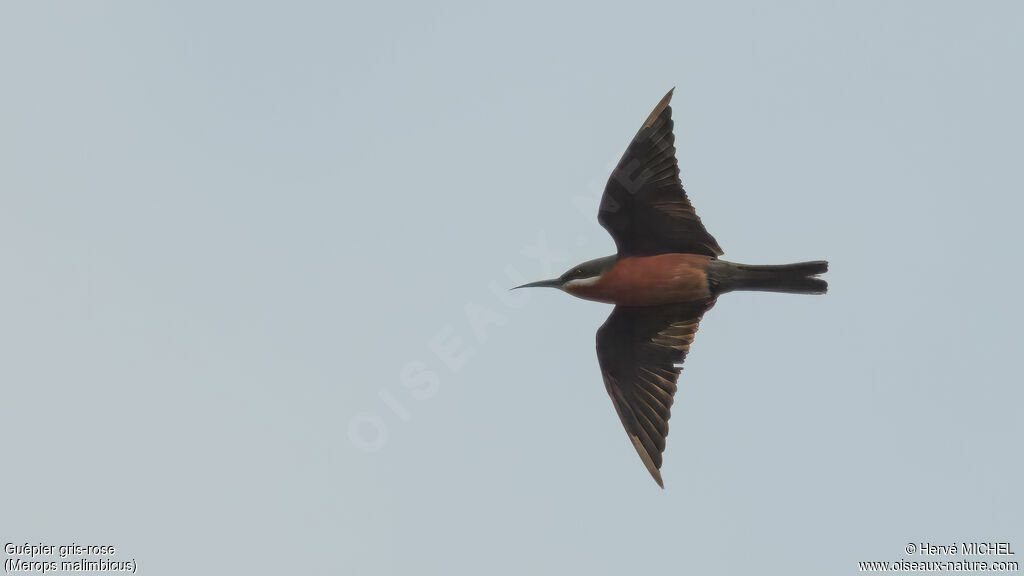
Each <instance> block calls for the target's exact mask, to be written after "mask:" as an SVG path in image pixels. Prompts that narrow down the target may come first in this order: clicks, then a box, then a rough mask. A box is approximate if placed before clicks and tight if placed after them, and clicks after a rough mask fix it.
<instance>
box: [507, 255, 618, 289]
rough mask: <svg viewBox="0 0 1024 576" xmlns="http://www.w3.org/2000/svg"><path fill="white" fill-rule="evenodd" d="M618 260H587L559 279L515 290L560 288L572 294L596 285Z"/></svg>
mask: <svg viewBox="0 0 1024 576" xmlns="http://www.w3.org/2000/svg"><path fill="white" fill-rule="evenodd" d="M617 259H618V257H617V256H605V257H604V258H595V259H593V260H587V261H586V262H584V263H582V264H577V265H576V266H573V267H572V268H570V269H569V270H567V271H566V272H565V274H562V275H561V276H559V277H558V278H552V279H551V280H538V281H537V282H530V283H529V284H523V285H522V286H516V287H515V288H513V290H515V289H516V288H558V289H559V290H564V291H566V292H570V293H571V292H572V290H573V289H574V288H579V287H584V286H590V285H593V284H594V283H596V282H597V280H598V278H600V277H601V275H602V274H604V273H605V272H607V271H608V270H609V269H611V267H612V266H614V265H615V261H616V260H617Z"/></svg>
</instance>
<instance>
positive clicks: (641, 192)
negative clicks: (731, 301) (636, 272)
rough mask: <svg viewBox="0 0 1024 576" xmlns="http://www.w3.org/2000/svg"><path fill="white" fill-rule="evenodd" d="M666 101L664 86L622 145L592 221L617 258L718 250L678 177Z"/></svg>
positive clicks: (718, 252) (715, 253)
mask: <svg viewBox="0 0 1024 576" xmlns="http://www.w3.org/2000/svg"><path fill="white" fill-rule="evenodd" d="M673 90H675V89H674V88H673ZM671 99H672V90H669V92H668V94H666V95H665V97H664V98H662V99H661V102H659V103H658V105H657V106H656V107H655V108H654V111H653V112H651V115H650V116H649V117H648V118H647V121H646V122H644V125H643V126H641V127H640V131H639V132H637V133H636V136H635V137H633V141H632V142H631V143H630V144H629V147H628V148H626V153H625V154H623V155H622V159H621V160H619V164H618V166H616V167H615V170H614V171H612V175H611V177H609V178H608V184H607V185H606V186H605V189H604V196H602V198H601V208H600V210H599V211H598V214H597V219H598V221H599V222H600V223H601V226H604V228H605V230H608V233H609V234H611V235H612V238H614V239H615V246H616V247H618V250H619V255H620V256H638V255H652V254H663V253H666V252H684V253H687V254H704V255H707V256H711V257H717V256H720V255H721V254H722V249H721V248H720V247H719V246H718V242H716V241H715V239H714V238H713V237H712V236H711V234H708V231H707V230H705V229H704V225H703V224H701V221H700V218H698V217H697V213H696V212H695V211H694V210H693V205H691V204H690V200H689V198H687V197H686V191H685V190H683V183H682V182H681V181H680V180H679V165H678V163H677V162H676V147H675V136H674V135H673V134H672V107H671V106H669V101H670V100H671Z"/></svg>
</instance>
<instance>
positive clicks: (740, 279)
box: [707, 260, 828, 294]
mask: <svg viewBox="0 0 1024 576" xmlns="http://www.w3.org/2000/svg"><path fill="white" fill-rule="evenodd" d="M825 272H828V262H826V261H824V260H815V261H814V262H798V263H796V264H781V265H777V266H752V265H750V264H735V263H732V262H726V261H724V260H713V261H712V262H711V263H710V264H708V269H707V274H708V282H709V283H710V284H711V290H712V291H713V292H714V293H715V294H722V293H725V292H732V291H734V290H760V291H764V292H788V293H791V294H824V293H825V292H827V291H828V282H826V281H825V280H823V279H821V278H818V277H817V276H818V274H824V273H825Z"/></svg>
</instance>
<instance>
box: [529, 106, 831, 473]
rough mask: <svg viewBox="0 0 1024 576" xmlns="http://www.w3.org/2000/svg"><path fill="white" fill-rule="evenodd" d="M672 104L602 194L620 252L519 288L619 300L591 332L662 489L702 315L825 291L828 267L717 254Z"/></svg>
mask: <svg viewBox="0 0 1024 576" xmlns="http://www.w3.org/2000/svg"><path fill="white" fill-rule="evenodd" d="M673 90H674V89H673ZM671 100H672V90H669V92H668V94H666V95H665V97H664V98H662V99H661V102H659V103H658V105H657V106H655V108H654V111H653V112H651V115H650V116H648V117H647V120H646V121H645V122H644V124H643V126H641V127H640V131H639V132H637V134H636V136H635V137H633V141H632V142H630V144H629V147H628V148H626V152H625V154H623V155H622V159H621V160H619V163H618V165H617V166H616V167H615V170H613V171H612V174H611V177H609V178H608V184H607V185H606V186H605V189H604V195H603V196H602V197H601V205H600V208H599V209H598V215H597V220H598V222H600V223H601V226H603V227H604V228H605V230H607V231H608V233H609V234H611V235H612V238H613V239H614V240H615V247H616V249H617V253H616V254H615V255H612V256H605V257H604V258H597V259H595V260H589V261H587V262H584V263H582V264H580V265H578V266H574V267H573V268H571V269H570V270H569V271H567V272H566V273H565V274H562V275H561V276H559V277H558V278H554V279H551V280H541V281H539V282H531V283H529V284H524V285H522V286H517V287H516V288H531V287H550V288H558V289H560V290H562V291H563V292H567V293H569V294H571V295H573V296H576V297H578V298H583V299H586V300H595V301H597V302H605V303H609V304H615V308H614V309H613V310H612V313H611V315H609V316H608V319H607V320H606V321H605V323H604V325H602V326H601V328H599V329H598V331H597V360H598V363H599V364H600V366H601V374H602V376H603V377H604V385H605V388H606V389H607V391H608V395H609V396H611V399H612V404H613V405H614V406H615V411H616V412H617V413H618V415H619V419H620V420H622V425H623V426H624V427H625V428H626V434H628V435H629V439H630V440H631V441H632V443H633V447H634V448H636V451H637V453H638V454H639V455H640V459H641V460H643V463H644V465H645V466H646V467H647V470H648V471H649V472H650V473H651V476H653V477H654V480H655V482H657V483H658V485H659V486H661V487H662V488H664V487H665V484H664V482H663V481H662V479H661V459H662V458H661V457H662V453H663V452H664V451H665V438H666V437H667V436H668V420H669V416H670V414H671V413H670V410H671V408H672V398H673V395H674V394H675V392H676V381H677V380H678V378H679V371H680V370H681V369H682V363H683V360H685V359H686V354H687V352H688V351H689V349H690V343H691V342H693V337H694V334H695V333H696V332H697V325H698V323H700V320H701V317H702V316H703V315H704V313H705V312H707V311H708V310H710V309H711V307H712V306H714V305H715V302H716V301H717V299H718V297H719V296H720V295H722V294H725V293H726V292H732V291H734V290H760V291H766V292H789V293H794V294H824V293H825V292H826V291H827V289H828V283H826V282H825V280H823V279H821V278H818V275H819V274H823V273H824V272H826V271H827V270H828V262H825V261H822V260H819V261H814V262H800V263H797V264H783V265H776V266H753V265H749V264H736V263H733V262H727V261H725V260H719V259H718V257H719V256H721V255H722V254H723V252H722V249H721V248H720V247H719V246H718V242H716V241H715V239H714V238H713V237H712V236H711V234H709V233H708V231H707V230H706V229H705V228H704V225H703V224H702V223H701V221H700V218H698V217H697V213H696V212H695V211H694V209H693V205H692V204H690V199H689V198H688V197H687V196H686V191H685V190H683V185H682V182H681V181H680V180H679V165H678V163H677V162H676V149H675V136H674V135H673V134H672V108H671V106H669V102H670V101H671Z"/></svg>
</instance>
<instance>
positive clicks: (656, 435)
mask: <svg viewBox="0 0 1024 576" xmlns="http://www.w3.org/2000/svg"><path fill="white" fill-rule="evenodd" d="M714 303H715V301H714V300H707V301H704V302H698V303H686V304H668V305H664V306H645V307H627V306H616V307H615V309H614V310H613V311H612V313H611V315H610V316H608V320H606V321H605V323H604V325H603V326H601V328H600V329H598V331H597V359H598V362H600V364H601V373H602V375H603V376H604V385H605V388H607V390H608V395H609V396H611V398H612V403H613V404H614V405H615V411H616V412H617V413H618V414H619V419H621V420H622V425H623V426H624V427H625V428H626V434H628V435H629V439H630V440H631V441H632V442H633V447H634V448H636V451H637V453H638V454H639V455H640V459H641V460H643V462H644V465H645V466H647V470H648V471H649V472H650V473H651V476H653V477H654V480H655V482H657V483H658V485H659V486H661V487H662V488H664V487H665V484H664V483H663V482H662V480H661V471H660V469H661V454H662V452H664V451H665V437H666V436H668V419H669V416H670V415H671V413H670V409H671V407H672V396H673V395H674V394H675V392H676V380H677V379H678V378H679V371H680V370H681V369H682V367H681V366H680V365H681V364H682V363H683V360H685V359H686V353H687V352H688V351H689V349H690V343H691V342H693V336H694V334H695V333H696V332H697V324H698V323H699V322H700V319H701V317H702V316H703V315H704V313H705V312H706V311H708V310H709V309H710V308H711V307H712V306H713V305H714Z"/></svg>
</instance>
